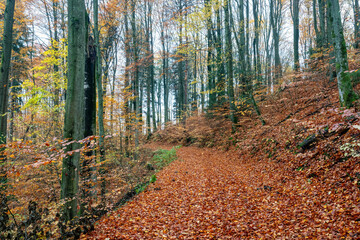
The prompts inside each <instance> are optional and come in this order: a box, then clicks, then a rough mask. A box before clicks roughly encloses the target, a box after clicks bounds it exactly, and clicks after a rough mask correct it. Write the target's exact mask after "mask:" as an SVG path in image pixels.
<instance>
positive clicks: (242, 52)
mask: <svg viewBox="0 0 360 240" xmlns="http://www.w3.org/2000/svg"><path fill="white" fill-rule="evenodd" d="M239 22H240V33H239V35H240V37H239V44H240V46H239V62H240V84H241V85H242V93H244V92H245V89H244V87H245V85H246V84H247V83H246V72H247V67H246V65H247V61H246V38H245V16H244V0H240V2H239Z"/></svg>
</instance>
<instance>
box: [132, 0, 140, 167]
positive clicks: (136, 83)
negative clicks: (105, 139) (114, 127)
mask: <svg viewBox="0 0 360 240" xmlns="http://www.w3.org/2000/svg"><path fill="white" fill-rule="evenodd" d="M131 15H132V16H131V28H132V47H133V49H132V52H133V60H134V71H133V75H134V77H133V87H134V96H133V97H134V99H135V100H134V101H133V104H134V112H135V153H134V159H135V160H136V159H137V158H138V156H137V150H138V147H139V136H140V134H139V128H140V122H141V115H140V113H141V111H140V102H141V99H140V86H139V67H138V60H139V56H138V41H137V30H136V0H132V1H131Z"/></svg>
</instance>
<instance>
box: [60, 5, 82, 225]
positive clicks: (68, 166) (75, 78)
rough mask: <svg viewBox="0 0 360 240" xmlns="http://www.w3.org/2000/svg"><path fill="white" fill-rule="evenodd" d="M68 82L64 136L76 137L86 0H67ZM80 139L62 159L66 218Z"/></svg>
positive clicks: (73, 199)
mask: <svg viewBox="0 0 360 240" xmlns="http://www.w3.org/2000/svg"><path fill="white" fill-rule="evenodd" d="M68 18H69V19H68V25H69V39H68V43H69V48H68V86H67V92H66V105H65V123H64V138H65V139H68V140H71V141H79V140H81V139H83V138H84V125H85V124H84V115H85V111H84V80H85V43H86V26H85V3H84V0H69V1H68ZM80 147H81V146H80V143H78V142H74V143H72V144H70V145H68V146H67V148H66V151H67V152H71V151H75V152H74V153H73V154H69V155H67V156H66V157H65V158H64V159H63V168H62V179H61V199H63V200H65V203H64V206H63V209H62V217H63V220H64V221H65V222H66V221H68V220H71V219H73V218H74V217H76V216H78V215H79V211H78V206H79V205H78V191H79V171H80V153H79V152H76V151H77V150H79V149H80Z"/></svg>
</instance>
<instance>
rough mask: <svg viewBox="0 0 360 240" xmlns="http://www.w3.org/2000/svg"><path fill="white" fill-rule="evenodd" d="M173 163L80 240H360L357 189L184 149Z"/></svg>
mask: <svg viewBox="0 0 360 240" xmlns="http://www.w3.org/2000/svg"><path fill="white" fill-rule="evenodd" d="M152 147H153V148H159V147H161V148H164V146H157V145H154V144H153V145H152ZM177 155H178V157H179V160H177V161H176V162H173V163H172V164H170V166H169V167H166V168H165V169H164V170H163V171H161V172H159V173H158V174H157V181H156V182H155V183H153V184H151V185H150V186H149V187H148V188H147V190H146V191H145V192H143V193H141V194H140V195H138V196H137V197H135V199H134V200H133V201H131V202H129V203H128V204H127V205H126V206H124V207H123V208H120V209H119V210H117V211H116V212H113V213H112V214H110V215H108V216H106V217H104V218H103V219H102V220H101V221H99V222H98V223H97V224H96V226H95V231H93V232H91V233H90V234H89V235H86V236H83V237H82V239H107V238H108V239H241V238H252V239H260V238H264V239H273V238H283V239H291V238H296V239H305V238H319V239H340V238H344V239H354V238H358V237H360V235H359V234H360V232H359V229H360V222H359V220H360V219H359V218H360V216H359V214H360V208H359V205H358V203H359V202H358V201H359V189H358V188H357V186H356V184H354V183H349V184H347V186H346V184H345V185H344V184H343V185H340V186H338V187H337V188H333V187H332V186H328V185H326V186H324V185H323V184H322V182H321V181H319V180H318V179H316V178H310V179H309V178H306V176H305V177H304V175H303V174H302V173H301V171H289V170H288V169H287V167H286V164H284V163H281V162H280V163H279V162H268V161H260V162H258V161H254V160H250V159H241V158H239V155H238V154H237V153H236V152H234V151H227V152H224V151H219V150H216V151H215V150H213V149H199V148H196V147H182V148H181V149H179V150H178V151H177Z"/></svg>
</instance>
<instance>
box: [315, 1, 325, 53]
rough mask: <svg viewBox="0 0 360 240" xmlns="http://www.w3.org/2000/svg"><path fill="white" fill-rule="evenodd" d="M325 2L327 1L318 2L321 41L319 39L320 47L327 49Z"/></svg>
mask: <svg viewBox="0 0 360 240" xmlns="http://www.w3.org/2000/svg"><path fill="white" fill-rule="evenodd" d="M325 1H326V0H318V3H319V6H318V7H319V23H320V31H319V39H318V41H317V42H318V47H319V48H323V47H326V45H327V42H326V27H325V26H326V15H325Z"/></svg>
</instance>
